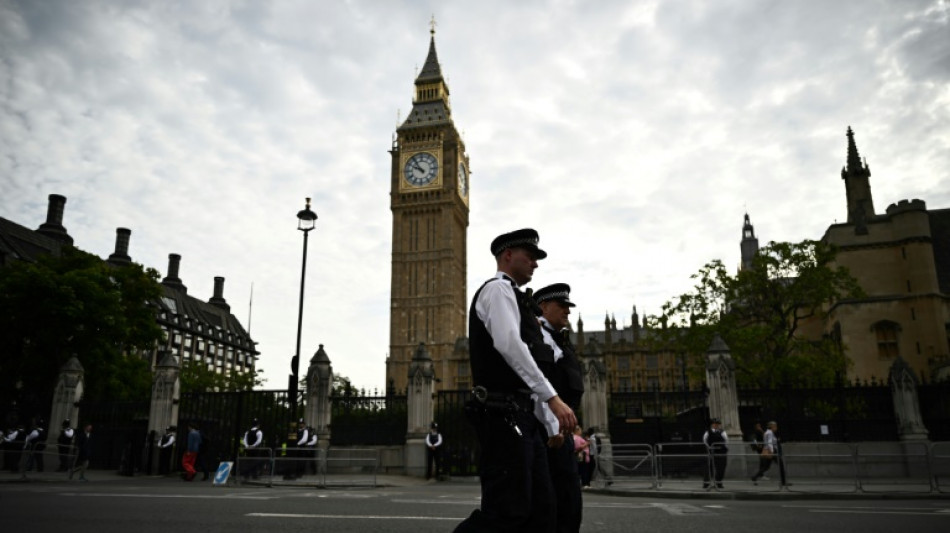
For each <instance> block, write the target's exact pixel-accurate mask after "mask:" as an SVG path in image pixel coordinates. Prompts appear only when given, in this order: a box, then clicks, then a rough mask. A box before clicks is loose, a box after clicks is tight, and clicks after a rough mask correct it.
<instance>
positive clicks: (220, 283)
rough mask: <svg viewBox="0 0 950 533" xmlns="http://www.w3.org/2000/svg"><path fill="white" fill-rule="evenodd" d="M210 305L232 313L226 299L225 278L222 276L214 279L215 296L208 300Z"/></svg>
mask: <svg viewBox="0 0 950 533" xmlns="http://www.w3.org/2000/svg"><path fill="white" fill-rule="evenodd" d="M208 303H209V304H211V305H213V306H215V307H220V308H221V309H224V310H225V311H228V312H230V311H231V306H230V305H228V302H227V300H225V299H224V278H223V277H221V276H215V277H214V296H212V297H211V299H210V300H208Z"/></svg>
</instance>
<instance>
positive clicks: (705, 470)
mask: <svg viewBox="0 0 950 533" xmlns="http://www.w3.org/2000/svg"><path fill="white" fill-rule="evenodd" d="M655 450H656V451H655V452H654V457H655V458H656V487H657V488H670V489H684V490H696V489H697V488H698V487H701V486H702V485H701V484H702V483H703V480H704V479H710V478H712V462H711V461H710V454H709V449H708V448H707V446H706V444H704V443H702V442H664V443H659V444H657V445H656V447H655ZM713 486H715V483H713Z"/></svg>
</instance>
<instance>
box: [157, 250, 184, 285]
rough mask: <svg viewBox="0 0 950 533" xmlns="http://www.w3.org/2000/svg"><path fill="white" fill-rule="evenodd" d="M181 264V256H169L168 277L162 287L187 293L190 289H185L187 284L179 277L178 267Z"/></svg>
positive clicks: (163, 281)
mask: <svg viewBox="0 0 950 533" xmlns="http://www.w3.org/2000/svg"><path fill="white" fill-rule="evenodd" d="M180 263H181V256H180V255H178V254H168V275H167V276H165V279H163V280H162V285H165V286H166V287H171V288H173V289H178V290H180V291H181V292H184V293H187V292H188V287H185V284H184V283H182V282H181V278H179V277H178V266H179V264H180Z"/></svg>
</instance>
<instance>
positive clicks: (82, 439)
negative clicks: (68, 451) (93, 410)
mask: <svg viewBox="0 0 950 533" xmlns="http://www.w3.org/2000/svg"><path fill="white" fill-rule="evenodd" d="M93 447H94V444H93V440H92V424H86V426H85V427H84V428H83V430H82V431H80V432H79V433H77V434H76V462H75V464H74V465H73V467H72V468H71V469H70V470H69V479H72V478H73V474H75V473H76V472H79V481H88V480H87V479H86V468H88V467H89V459H90V458H91V457H92V451H93Z"/></svg>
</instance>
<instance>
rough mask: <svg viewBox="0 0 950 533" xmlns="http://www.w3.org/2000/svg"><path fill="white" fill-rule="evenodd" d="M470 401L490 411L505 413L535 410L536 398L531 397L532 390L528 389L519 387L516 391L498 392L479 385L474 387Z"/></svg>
mask: <svg viewBox="0 0 950 533" xmlns="http://www.w3.org/2000/svg"><path fill="white" fill-rule="evenodd" d="M469 401H474V402H476V403H477V404H480V405H482V406H483V407H484V408H485V409H487V410H488V411H500V412H504V413H514V412H517V411H526V412H529V413H530V412H534V400H532V399H531V391H529V390H527V389H519V390H516V391H514V392H497V391H490V390H488V389H486V388H485V387H483V386H481V385H478V386H476V387H475V388H474V389H472V397H471V399H470V400H469Z"/></svg>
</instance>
